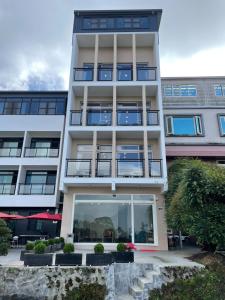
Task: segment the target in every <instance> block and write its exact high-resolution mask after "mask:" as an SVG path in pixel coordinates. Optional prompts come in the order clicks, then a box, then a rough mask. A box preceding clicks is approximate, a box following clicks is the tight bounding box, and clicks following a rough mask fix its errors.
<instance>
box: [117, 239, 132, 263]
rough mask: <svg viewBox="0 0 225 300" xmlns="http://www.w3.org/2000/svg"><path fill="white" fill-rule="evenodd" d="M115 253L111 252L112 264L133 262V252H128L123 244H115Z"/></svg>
mask: <svg viewBox="0 0 225 300" xmlns="http://www.w3.org/2000/svg"><path fill="white" fill-rule="evenodd" d="M116 250H117V251H116V252H112V259H113V262H116V263H132V262H134V252H132V251H128V249H127V246H126V245H125V244H123V243H119V244H117V247H116Z"/></svg>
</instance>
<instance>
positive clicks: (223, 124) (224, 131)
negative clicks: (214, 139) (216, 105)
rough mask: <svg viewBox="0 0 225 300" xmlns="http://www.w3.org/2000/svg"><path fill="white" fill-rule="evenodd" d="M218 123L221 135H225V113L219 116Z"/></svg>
mask: <svg viewBox="0 0 225 300" xmlns="http://www.w3.org/2000/svg"><path fill="white" fill-rule="evenodd" d="M219 125H220V132H221V135H222V136H225V115H220V116H219Z"/></svg>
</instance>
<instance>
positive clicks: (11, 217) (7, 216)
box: [0, 212, 24, 220]
mask: <svg viewBox="0 0 225 300" xmlns="http://www.w3.org/2000/svg"><path fill="white" fill-rule="evenodd" d="M0 219H5V220H22V219H24V217H22V216H19V215H13V214H12V215H10V214H6V213H2V212H0Z"/></svg>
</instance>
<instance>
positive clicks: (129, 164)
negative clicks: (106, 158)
mask: <svg viewBox="0 0 225 300" xmlns="http://www.w3.org/2000/svg"><path fill="white" fill-rule="evenodd" d="M117 177H144V160H143V159H117Z"/></svg>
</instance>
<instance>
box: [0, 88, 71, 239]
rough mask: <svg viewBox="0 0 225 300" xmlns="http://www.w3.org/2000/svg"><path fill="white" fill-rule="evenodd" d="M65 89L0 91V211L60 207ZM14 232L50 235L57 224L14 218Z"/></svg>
mask: <svg viewBox="0 0 225 300" xmlns="http://www.w3.org/2000/svg"><path fill="white" fill-rule="evenodd" d="M66 102H67V93H66V92H0V211H1V212H7V213H18V214H21V215H24V216H29V215H31V214H34V213H38V212H43V211H45V210H49V211H50V212H55V211H56V209H58V208H59V207H60V192H59V187H58V184H59V175H60V172H59V171H60V163H61V151H62V142H63V130H64V120H65V110H66ZM14 225H16V226H15V227H14V228H13V233H14V234H15V235H28V234H29V235H32V234H52V235H55V234H56V232H55V230H56V225H54V224H52V223H50V222H49V223H46V224H45V223H43V222H42V223H40V222H38V221H32V220H30V221H28V220H20V221H16V223H15V224H14Z"/></svg>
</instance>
